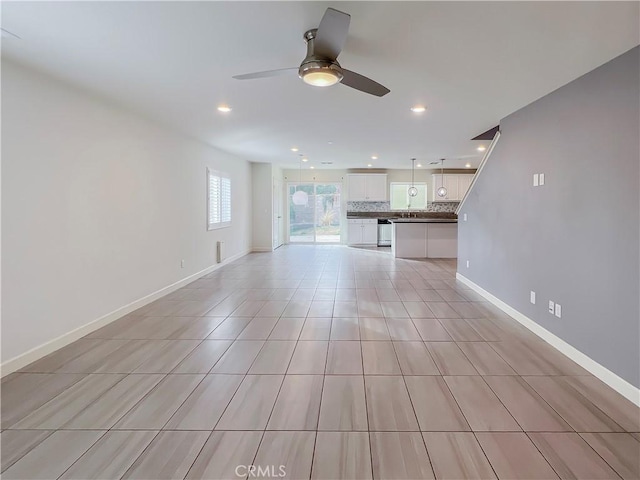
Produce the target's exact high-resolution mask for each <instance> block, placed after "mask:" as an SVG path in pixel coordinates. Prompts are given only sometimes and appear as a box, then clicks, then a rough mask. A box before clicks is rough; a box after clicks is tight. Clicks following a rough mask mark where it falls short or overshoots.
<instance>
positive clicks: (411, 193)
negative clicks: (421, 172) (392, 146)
mask: <svg viewBox="0 0 640 480" xmlns="http://www.w3.org/2000/svg"><path fill="white" fill-rule="evenodd" d="M415 168H416V159H415V158H412V159H411V186H410V187H409V190H408V191H407V193H408V194H409V196H410V197H415V196H416V195H418V189H417V188H416V187H415V185H414V183H413V176H414V172H415Z"/></svg>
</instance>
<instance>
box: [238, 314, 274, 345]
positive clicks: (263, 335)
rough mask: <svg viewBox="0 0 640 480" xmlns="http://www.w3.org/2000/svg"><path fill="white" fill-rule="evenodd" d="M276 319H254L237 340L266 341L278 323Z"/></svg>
mask: <svg viewBox="0 0 640 480" xmlns="http://www.w3.org/2000/svg"><path fill="white" fill-rule="evenodd" d="M278 320H279V319H278V317H255V318H253V319H252V320H251V321H250V322H249V323H248V324H247V326H246V327H245V328H244V330H242V332H240V335H238V338H237V339H238V340H266V339H267V338H269V335H271V331H272V330H273V329H274V327H275V326H276V323H278Z"/></svg>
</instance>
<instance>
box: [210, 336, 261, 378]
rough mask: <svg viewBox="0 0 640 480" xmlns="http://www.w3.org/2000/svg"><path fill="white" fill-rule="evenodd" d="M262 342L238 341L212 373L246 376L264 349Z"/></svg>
mask: <svg viewBox="0 0 640 480" xmlns="http://www.w3.org/2000/svg"><path fill="white" fill-rule="evenodd" d="M263 345H264V341H262V340H237V341H235V342H233V343H232V344H231V346H230V347H229V348H228V349H227V351H226V352H224V355H222V357H220V360H218V362H217V363H216V364H215V365H214V367H213V368H212V369H211V371H210V373H235V374H244V373H247V372H248V371H249V368H251V365H252V364H253V361H254V360H255V359H256V357H257V356H258V353H259V352H260V350H261V349H262V346H263Z"/></svg>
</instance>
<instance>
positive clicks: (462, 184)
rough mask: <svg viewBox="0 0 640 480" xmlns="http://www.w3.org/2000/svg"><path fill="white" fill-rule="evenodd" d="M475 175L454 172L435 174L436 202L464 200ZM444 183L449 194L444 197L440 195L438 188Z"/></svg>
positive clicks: (434, 195)
mask: <svg viewBox="0 0 640 480" xmlns="http://www.w3.org/2000/svg"><path fill="white" fill-rule="evenodd" d="M472 179H473V175H470V174H454V173H445V174H444V175H441V174H439V173H437V174H436V173H434V174H433V178H432V180H433V189H432V191H433V197H432V198H433V201H434V202H457V201H459V200H462V198H463V197H464V195H465V193H467V190H468V189H469V186H470V185H471V180H472ZM442 185H444V187H445V188H446V189H447V194H446V196H445V197H444V198H442V197H439V196H438V193H437V192H438V188H440V187H441V186H442Z"/></svg>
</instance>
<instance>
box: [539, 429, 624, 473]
mask: <svg viewBox="0 0 640 480" xmlns="http://www.w3.org/2000/svg"><path fill="white" fill-rule="evenodd" d="M529 437H531V440H532V441H533V443H535V445H536V447H537V448H538V450H540V452H542V454H543V455H544V457H545V458H546V459H547V461H548V462H549V463H550V464H551V466H552V467H553V469H554V470H555V471H556V472H557V473H558V475H560V478H575V479H585V480H587V479H589V480H592V479H602V480H610V479H612V478H616V473H615V472H614V471H613V470H612V469H611V467H610V466H609V465H607V463H606V462H605V461H604V460H602V458H601V457H600V456H599V455H598V454H597V453H596V452H595V451H594V450H593V449H592V448H591V447H590V446H589V444H588V443H587V442H585V441H584V440H583V439H582V438H581V437H580V435H578V434H577V433H530V434H529Z"/></svg>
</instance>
